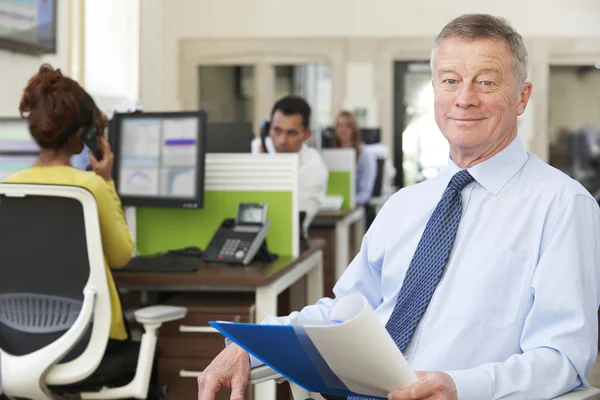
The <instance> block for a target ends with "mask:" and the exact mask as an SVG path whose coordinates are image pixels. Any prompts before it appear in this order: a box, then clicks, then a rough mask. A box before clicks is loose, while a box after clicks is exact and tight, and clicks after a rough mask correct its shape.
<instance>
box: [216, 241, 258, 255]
mask: <svg viewBox="0 0 600 400" xmlns="http://www.w3.org/2000/svg"><path fill="white" fill-rule="evenodd" d="M250 244H251V243H250V242H248V241H242V240H240V239H227V240H226V241H225V244H224V245H223V248H222V249H221V252H220V255H221V256H222V257H235V258H238V259H241V258H244V255H245V254H246V252H247V251H248V248H249V247H250Z"/></svg>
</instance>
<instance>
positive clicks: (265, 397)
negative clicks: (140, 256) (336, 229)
mask: <svg viewBox="0 0 600 400" xmlns="http://www.w3.org/2000/svg"><path fill="white" fill-rule="evenodd" d="M324 246H325V241H324V240H322V239H313V240H310V241H309V248H308V249H307V250H305V251H303V252H302V253H301V254H300V257H298V258H297V259H292V258H289V257H280V258H278V259H277V260H275V261H274V262H273V263H253V264H250V265H248V266H238V265H227V264H219V263H201V264H200V266H199V268H198V270H197V271H196V272H145V271H144V272H141V271H138V272H128V271H119V270H115V271H113V276H114V279H115V281H116V283H117V285H118V286H119V287H120V288H121V289H128V290H135V291H141V292H149V291H163V292H165V291H166V292H206V291H213V292H255V321H256V322H258V323H260V322H261V321H262V320H264V319H265V318H266V317H267V316H269V315H277V296H278V295H279V294H280V293H282V292H283V291H284V290H286V289H287V288H289V287H290V286H292V285H293V284H294V283H295V282H297V281H298V280H300V279H301V278H302V277H304V276H306V277H307V284H306V300H307V303H308V304H314V303H316V302H317V300H319V299H320V298H322V297H323V248H324ZM211 329H212V328H211ZM206 332H207V330H206V329H205V328H203V329H202V330H198V333H206ZM199 373H200V372H197V374H198V375H199ZM188 375H189V374H188ZM188 377H189V376H188ZM253 389H254V396H253V398H254V399H260V400H274V399H275V396H276V387H275V382H264V383H261V384H258V385H255V386H254V387H253Z"/></svg>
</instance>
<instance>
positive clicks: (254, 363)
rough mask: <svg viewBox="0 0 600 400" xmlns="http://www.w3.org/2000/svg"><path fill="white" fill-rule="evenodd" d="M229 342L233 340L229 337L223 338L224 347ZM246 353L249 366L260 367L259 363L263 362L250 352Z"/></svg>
mask: <svg viewBox="0 0 600 400" xmlns="http://www.w3.org/2000/svg"><path fill="white" fill-rule="evenodd" d="M231 343H233V342H232V341H231V340H230V339H228V338H225V347H227V346H229V345H230V344H231ZM248 355H249V356H250V368H256V367H260V366H261V365H263V364H264V363H263V362H262V361H260V360H259V359H258V358H256V357H254V356H253V355H252V354H250V353H248Z"/></svg>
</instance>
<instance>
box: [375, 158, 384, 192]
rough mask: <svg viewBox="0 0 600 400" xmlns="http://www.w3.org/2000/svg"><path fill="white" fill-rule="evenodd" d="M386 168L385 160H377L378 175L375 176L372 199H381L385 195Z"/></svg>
mask: <svg viewBox="0 0 600 400" xmlns="http://www.w3.org/2000/svg"><path fill="white" fill-rule="evenodd" d="M384 168H385V159H384V158H378V159H377V175H376V176H375V183H374V184H373V194H372V197H379V196H381V193H383V172H384Z"/></svg>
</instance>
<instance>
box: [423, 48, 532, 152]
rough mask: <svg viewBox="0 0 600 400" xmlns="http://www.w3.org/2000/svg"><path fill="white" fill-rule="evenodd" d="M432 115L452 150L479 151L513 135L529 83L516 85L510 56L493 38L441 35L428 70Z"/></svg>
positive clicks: (524, 103)
mask: <svg viewBox="0 0 600 400" xmlns="http://www.w3.org/2000/svg"><path fill="white" fill-rule="evenodd" d="M433 88H434V94H435V120H436V122H437V124H438V127H439V128H440V130H441V131H442V133H443V134H444V136H445V137H446V139H447V140H448V142H449V144H450V150H451V153H452V154H462V155H472V156H475V157H479V156H481V155H482V154H483V153H485V152H488V151H490V149H493V148H495V147H497V146H498V144H499V143H501V142H502V141H503V140H506V139H507V137H508V136H511V135H513V134H516V129H517V116H519V115H521V114H522V113H523V111H525V107H526V106H527V101H528V100H529V96H530V95H531V84H530V83H524V84H522V85H520V87H517V77H516V75H515V71H514V68H513V58H512V54H511V52H510V50H509V48H508V46H507V45H506V44H505V43H504V42H503V41H499V40H492V39H478V40H463V39H459V38H448V39H445V40H443V41H442V42H441V43H440V45H439V47H438V49H437V53H436V55H435V63H434V71H433Z"/></svg>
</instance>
